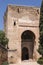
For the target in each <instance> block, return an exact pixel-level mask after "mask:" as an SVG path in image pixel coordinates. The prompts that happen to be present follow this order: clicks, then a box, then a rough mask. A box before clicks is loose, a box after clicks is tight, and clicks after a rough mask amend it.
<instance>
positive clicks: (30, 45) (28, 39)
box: [21, 30, 35, 60]
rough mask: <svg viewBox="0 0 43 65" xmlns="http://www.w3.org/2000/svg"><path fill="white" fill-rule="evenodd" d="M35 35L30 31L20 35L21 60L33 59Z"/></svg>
mask: <svg viewBox="0 0 43 65" xmlns="http://www.w3.org/2000/svg"><path fill="white" fill-rule="evenodd" d="M34 41H35V35H34V33H33V32H32V31H30V30H26V31H24V32H23V33H22V35H21V50H22V55H21V58H22V60H28V59H33V50H34Z"/></svg>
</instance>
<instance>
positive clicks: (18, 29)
mask: <svg viewBox="0 0 43 65" xmlns="http://www.w3.org/2000/svg"><path fill="white" fill-rule="evenodd" d="M39 15H40V8H37V7H27V6H14V5H8V7H7V9H6V12H5V15H4V31H5V33H6V36H7V37H8V39H9V43H8V61H9V63H10V64H11V63H12V64H16V63H22V62H25V61H26V62H29V61H37V59H38V58H39V54H38V52H37V49H38V45H39V43H38V41H39V17H40V16H39Z"/></svg>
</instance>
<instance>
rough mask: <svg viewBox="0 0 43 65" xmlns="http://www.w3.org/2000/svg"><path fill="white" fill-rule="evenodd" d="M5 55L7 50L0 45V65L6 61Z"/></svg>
mask: <svg viewBox="0 0 43 65" xmlns="http://www.w3.org/2000/svg"><path fill="white" fill-rule="evenodd" d="M7 55H8V53H7V49H5V47H4V46H2V45H0V65H1V64H2V63H3V62H5V61H7V60H8V58H7Z"/></svg>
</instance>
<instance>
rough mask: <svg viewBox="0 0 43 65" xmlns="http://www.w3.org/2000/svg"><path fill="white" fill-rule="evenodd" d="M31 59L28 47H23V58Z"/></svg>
mask: <svg viewBox="0 0 43 65" xmlns="http://www.w3.org/2000/svg"><path fill="white" fill-rule="evenodd" d="M26 59H29V54H28V48H26V47H23V49H22V60H26Z"/></svg>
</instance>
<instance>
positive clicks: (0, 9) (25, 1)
mask: <svg viewBox="0 0 43 65" xmlns="http://www.w3.org/2000/svg"><path fill="white" fill-rule="evenodd" d="M41 2H42V0H0V30H3V29H4V20H3V16H4V12H5V11H6V8H7V6H8V4H14V5H22V6H23V5H25V6H35V7H40V6H41Z"/></svg>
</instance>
